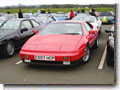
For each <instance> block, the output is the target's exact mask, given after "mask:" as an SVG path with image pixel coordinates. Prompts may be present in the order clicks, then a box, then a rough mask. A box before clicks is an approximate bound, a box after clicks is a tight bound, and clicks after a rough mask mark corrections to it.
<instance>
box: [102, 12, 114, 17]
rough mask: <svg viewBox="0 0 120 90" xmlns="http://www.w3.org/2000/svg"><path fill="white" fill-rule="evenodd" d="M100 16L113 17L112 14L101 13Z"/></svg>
mask: <svg viewBox="0 0 120 90" xmlns="http://www.w3.org/2000/svg"><path fill="white" fill-rule="evenodd" d="M100 16H113V15H112V13H110V12H104V13H101V14H100Z"/></svg>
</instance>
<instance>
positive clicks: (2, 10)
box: [0, 7, 114, 13]
mask: <svg viewBox="0 0 120 90" xmlns="http://www.w3.org/2000/svg"><path fill="white" fill-rule="evenodd" d="M71 9H73V10H74V11H77V10H78V8H50V11H51V12H52V13H54V12H65V13H67V12H70V11H71ZM9 10H10V12H11V13H17V12H18V9H9ZM38 10H40V11H41V8H24V9H23V13H28V12H30V11H32V13H36V12H37V11H38ZM45 10H46V12H47V11H48V8H46V9H45ZM85 10H86V11H88V12H89V11H90V8H85ZM7 11H8V10H7V9H0V12H4V13H7ZM80 11H81V8H80ZM95 11H97V12H105V11H114V8H112V7H111V8H95Z"/></svg>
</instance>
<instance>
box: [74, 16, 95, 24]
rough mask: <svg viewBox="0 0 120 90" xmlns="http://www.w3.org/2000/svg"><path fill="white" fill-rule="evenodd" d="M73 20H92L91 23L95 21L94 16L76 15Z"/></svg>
mask: <svg viewBox="0 0 120 90" xmlns="http://www.w3.org/2000/svg"><path fill="white" fill-rule="evenodd" d="M72 20H79V21H88V22H91V23H94V22H95V20H94V18H93V17H74V18H73V19H72Z"/></svg>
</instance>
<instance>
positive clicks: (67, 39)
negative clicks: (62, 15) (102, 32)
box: [20, 21, 98, 61]
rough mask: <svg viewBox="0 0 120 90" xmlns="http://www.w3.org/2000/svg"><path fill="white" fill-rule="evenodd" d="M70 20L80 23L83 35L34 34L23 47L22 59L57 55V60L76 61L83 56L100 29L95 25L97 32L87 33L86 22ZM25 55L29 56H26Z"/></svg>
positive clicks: (94, 28)
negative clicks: (85, 30) (68, 58)
mask: <svg viewBox="0 0 120 90" xmlns="http://www.w3.org/2000/svg"><path fill="white" fill-rule="evenodd" d="M60 22H61V21H60ZM63 22H69V21H63ZM70 22H72V23H80V24H81V25H82V30H83V35H60V34H58V35H34V36H33V37H31V38H30V39H29V40H28V41H27V42H26V43H25V44H24V46H23V47H22V49H21V51H20V57H21V58H22V59H30V60H35V58H34V57H35V56H55V61H76V60H79V59H80V58H82V57H83V56H84V53H85V48H86V44H87V43H89V46H90V47H91V46H92V45H93V43H94V42H95V40H96V38H97V36H98V29H97V27H93V30H94V31H95V33H94V34H88V35H86V34H85V32H84V27H83V23H84V22H78V21H77V22H73V21H70ZM54 23H59V22H54ZM24 55H27V56H28V57H27V58H25V57H24ZM63 57H71V59H70V60H64V59H63Z"/></svg>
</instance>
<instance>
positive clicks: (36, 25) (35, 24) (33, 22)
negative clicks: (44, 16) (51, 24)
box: [31, 20, 40, 27]
mask: <svg viewBox="0 0 120 90" xmlns="http://www.w3.org/2000/svg"><path fill="white" fill-rule="evenodd" d="M31 22H32V24H33V26H34V27H38V26H40V24H39V23H38V22H36V21H34V20H31Z"/></svg>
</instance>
